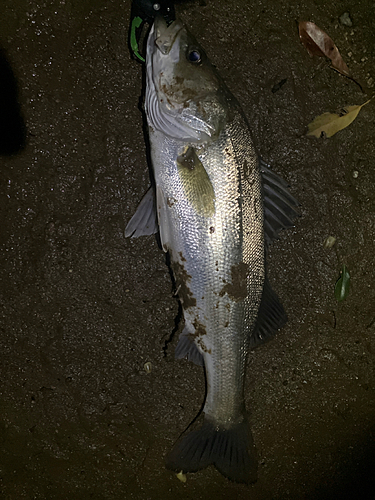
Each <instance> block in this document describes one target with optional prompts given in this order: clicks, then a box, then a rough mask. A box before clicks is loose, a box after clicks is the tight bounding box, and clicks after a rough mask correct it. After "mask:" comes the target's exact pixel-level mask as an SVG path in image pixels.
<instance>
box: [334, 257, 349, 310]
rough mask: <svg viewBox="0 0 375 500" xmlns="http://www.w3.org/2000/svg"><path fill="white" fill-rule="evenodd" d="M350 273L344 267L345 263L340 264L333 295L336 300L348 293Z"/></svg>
mask: <svg viewBox="0 0 375 500" xmlns="http://www.w3.org/2000/svg"><path fill="white" fill-rule="evenodd" d="M349 285H350V274H349V271H348V270H347V269H346V265H345V264H344V265H343V266H342V270H341V276H340V278H339V279H338V280H337V282H336V286H335V297H336V300H337V301H338V302H341V301H342V300H345V299H346V297H347V296H348V293H349Z"/></svg>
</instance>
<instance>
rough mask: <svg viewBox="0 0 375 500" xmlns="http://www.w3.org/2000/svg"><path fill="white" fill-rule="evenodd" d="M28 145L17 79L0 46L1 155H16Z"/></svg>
mask: <svg viewBox="0 0 375 500" xmlns="http://www.w3.org/2000/svg"><path fill="white" fill-rule="evenodd" d="M25 146H26V126H25V122H24V120H23V117H22V113H21V108H20V105H19V103H18V89H17V81H16V78H15V76H14V73H13V71H12V68H11V65H10V63H9V61H8V58H7V56H6V53H5V50H4V49H3V48H2V47H0V155H6V156H10V155H15V154H17V153H19V152H20V151H22V150H23V149H24V148H25Z"/></svg>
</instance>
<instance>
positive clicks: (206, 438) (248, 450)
mask: <svg viewBox="0 0 375 500" xmlns="http://www.w3.org/2000/svg"><path fill="white" fill-rule="evenodd" d="M210 464H213V465H215V467H216V468H217V469H218V471H219V472H221V474H223V475H224V476H226V477H227V478H228V479H230V480H232V481H235V482H237V483H251V482H255V481H256V480H257V465H258V463H257V454H256V449H255V445H254V441H253V437H252V434H251V431H250V428H249V425H248V422H247V421H246V420H244V421H243V422H241V423H240V424H236V425H232V426H231V427H229V428H223V427H218V426H217V425H215V422H214V421H210V420H208V419H207V418H205V420H204V422H203V425H202V426H201V427H200V428H199V429H197V430H194V431H191V432H189V433H188V434H187V435H185V436H184V437H183V438H182V439H181V440H180V441H178V442H177V443H176V445H175V447H174V448H173V450H172V451H171V452H170V454H169V455H168V456H167V459H166V467H167V469H171V470H174V471H176V472H179V471H183V472H197V471H198V470H200V469H204V468H205V467H207V466H208V465H210Z"/></svg>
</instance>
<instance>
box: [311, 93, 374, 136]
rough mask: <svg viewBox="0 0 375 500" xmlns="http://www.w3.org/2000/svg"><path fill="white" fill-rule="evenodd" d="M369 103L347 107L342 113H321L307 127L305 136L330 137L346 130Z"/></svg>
mask: <svg viewBox="0 0 375 500" xmlns="http://www.w3.org/2000/svg"><path fill="white" fill-rule="evenodd" d="M370 101H371V99H369V100H368V101H367V102H365V103H363V104H360V105H359V106H348V107H346V108H344V109H343V113H340V114H337V113H323V114H322V115H319V116H317V117H316V118H315V119H314V120H313V121H312V122H311V123H309V125H308V128H309V130H308V132H307V134H306V135H311V136H314V137H318V138H319V137H332V136H333V135H334V134H336V132H338V131H339V130H342V129H344V128H346V127H347V126H348V125H350V124H351V123H352V121H354V120H355V119H356V118H357V116H358V113H359V112H360V111H361V108H363V106H365V105H366V104H368V103H369V102H370Z"/></svg>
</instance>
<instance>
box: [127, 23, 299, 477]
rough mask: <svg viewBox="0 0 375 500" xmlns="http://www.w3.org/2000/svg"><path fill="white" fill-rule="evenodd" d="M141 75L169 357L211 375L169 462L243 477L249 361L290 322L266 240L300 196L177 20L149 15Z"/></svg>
mask: <svg viewBox="0 0 375 500" xmlns="http://www.w3.org/2000/svg"><path fill="white" fill-rule="evenodd" d="M146 78H147V80H146V81H147V86H146V102H145V109H146V115H147V121H148V128H149V138H150V146H151V158H152V165H153V170H154V177H155V186H156V188H155V189H156V209H157V216H158V227H159V230H160V238H161V242H162V246H163V249H164V250H165V251H168V252H169V253H170V261H171V268H172V270H173V273H174V277H175V282H176V289H177V292H178V296H179V299H180V301H181V303H182V307H183V314H184V320H185V327H184V330H183V332H182V333H181V335H180V339H179V344H178V346H177V348H176V357H178V358H183V357H186V358H188V359H190V360H192V361H194V362H196V363H197V364H201V365H204V367H205V372H206V400H205V404H204V408H203V412H204V422H203V425H202V426H201V427H200V428H199V429H197V430H194V431H192V432H190V433H188V434H186V435H185V436H184V437H183V438H182V439H181V440H180V441H178V442H177V444H176V446H175V448H174V450H173V451H172V452H171V454H170V455H169V457H168V458H167V466H168V467H169V468H171V469H173V470H176V471H180V470H183V471H184V472H188V471H191V472H193V471H196V470H198V469H201V468H203V467H206V466H207V465H209V464H214V465H216V467H217V468H218V469H219V470H220V472H222V473H223V474H224V475H225V476H227V477H229V478H230V479H232V480H235V481H239V482H248V481H250V480H252V479H254V477H255V475H256V468H257V464H256V453H255V451H254V445H253V441H252V436H251V432H250V430H249V426H248V423H247V419H246V412H245V404H244V380H245V364H246V358H247V354H248V352H249V349H250V347H253V346H255V345H257V344H259V343H261V342H262V341H263V340H265V339H267V338H268V337H271V336H272V335H273V334H274V332H275V331H276V330H277V329H278V328H279V327H281V326H282V325H283V324H284V323H285V321H286V317H285V313H284V310H283V308H282V306H281V304H280V303H279V302H278V299H277V296H276V295H275V294H274V292H272V290H271V289H270V287H269V285H268V282H267V279H266V264H265V255H266V245H267V242H268V243H269V242H270V241H271V240H272V239H273V238H274V237H275V236H276V235H277V232H278V231H279V230H280V229H282V228H283V227H288V226H290V225H291V224H292V222H291V221H292V219H293V217H294V215H295V211H294V208H295V206H296V201H295V200H294V198H293V197H291V196H290V195H289V193H288V192H287V190H286V184H285V183H284V181H282V180H281V179H279V178H278V177H277V176H276V175H275V174H273V173H272V172H271V171H270V170H269V169H268V168H267V167H266V166H265V165H263V164H261V162H260V161H259V159H258V156H257V154H256V152H255V149H254V146H253V142H252V139H251V135H250V131H249V127H248V125H247V122H246V119H245V118H244V116H243V113H242V111H241V109H240V107H239V105H238V103H237V101H236V100H235V99H234V98H233V96H232V95H231V94H230V92H229V91H228V89H227V88H226V87H225V85H224V83H223V82H222V81H221V79H220V77H219V75H218V74H217V72H216V70H215V69H214V68H213V67H212V65H211V64H210V62H209V61H208V59H207V57H206V55H205V53H204V51H203V49H202V48H201V47H200V45H199V44H198V43H197V42H196V40H195V39H194V38H193V37H192V36H191V35H190V34H189V33H188V31H187V30H186V28H185V27H184V26H183V25H182V24H181V23H180V22H179V21H175V22H174V23H172V24H171V25H170V26H169V27H167V25H166V24H165V22H164V21H163V20H162V19H157V20H156V21H155V24H154V26H153V28H152V30H151V32H150V35H149V38H148V47H147V74H146ZM262 171H263V176H262ZM267 179H268V181H267ZM267 190H268V194H267V193H266V191H267ZM267 196H268V198H267ZM265 199H266V200H267V201H266V202H265ZM277 210H278V213H277V214H276V212H277ZM147 217H148V218H149V216H148V215H147ZM272 217H273V220H272ZM275 218H276V219H277V221H275ZM136 225H138V227H140V229H139V231H138V233H137V234H136V235H137V236H138V235H140V234H149V232H150V231H149V232H148V233H147V231H146V230H144V231H143V233H142V222H140V220H139V217H138V218H137V217H136V218H135V220H132V221H130V223H129V226H128V228H127V235H130V234H131V233H133V232H134V228H135V226H136ZM267 225H268V226H267ZM151 232H152V231H151Z"/></svg>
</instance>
